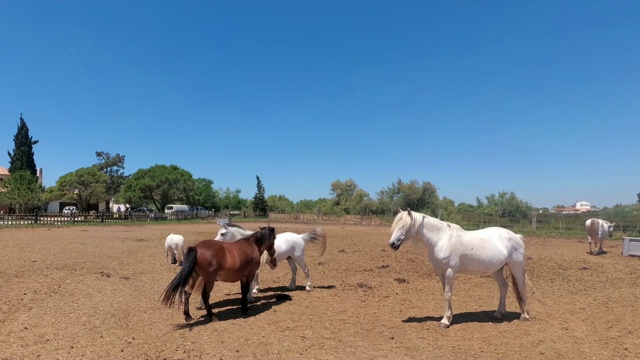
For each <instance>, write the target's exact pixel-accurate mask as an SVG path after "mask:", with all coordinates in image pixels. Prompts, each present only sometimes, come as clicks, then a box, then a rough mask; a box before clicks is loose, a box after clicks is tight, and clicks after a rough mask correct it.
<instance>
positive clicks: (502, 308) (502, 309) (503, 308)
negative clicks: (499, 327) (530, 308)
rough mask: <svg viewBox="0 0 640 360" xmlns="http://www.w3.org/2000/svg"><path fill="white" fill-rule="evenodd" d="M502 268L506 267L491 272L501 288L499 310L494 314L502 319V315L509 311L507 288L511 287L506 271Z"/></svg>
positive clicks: (499, 288)
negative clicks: (505, 275) (505, 274)
mask: <svg viewBox="0 0 640 360" xmlns="http://www.w3.org/2000/svg"><path fill="white" fill-rule="evenodd" d="M502 269H504V266H503V267H501V268H500V270H498V271H496V272H494V273H493V274H491V276H492V277H493V279H494V280H495V281H496V283H498V290H500V301H499V302H498V311H496V312H495V314H493V316H494V317H495V318H498V319H502V316H503V315H505V314H506V313H507V289H508V288H509V283H507V280H506V279H505V278H504V272H503V271H502Z"/></svg>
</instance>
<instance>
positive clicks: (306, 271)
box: [294, 255, 313, 291]
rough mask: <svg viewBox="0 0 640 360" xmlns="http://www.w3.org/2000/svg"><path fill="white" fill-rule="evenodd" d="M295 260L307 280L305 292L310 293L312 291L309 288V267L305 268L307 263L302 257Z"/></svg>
mask: <svg viewBox="0 0 640 360" xmlns="http://www.w3.org/2000/svg"><path fill="white" fill-rule="evenodd" d="M295 260H296V263H297V264H298V266H300V268H301V269H302V271H303V272H304V276H305V277H306V278H307V286H306V288H305V290H307V291H311V290H312V289H313V288H312V287H311V275H310V274H309V267H308V266H307V263H306V262H305V261H304V255H302V256H299V257H297V258H296V259H295ZM294 287H295V284H294Z"/></svg>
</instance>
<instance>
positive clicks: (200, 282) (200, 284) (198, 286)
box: [194, 278, 206, 310]
mask: <svg viewBox="0 0 640 360" xmlns="http://www.w3.org/2000/svg"><path fill="white" fill-rule="evenodd" d="M203 286H204V280H203V279H202V278H200V279H198V281H197V282H196V284H195V286H194V289H195V290H198V289H201V288H202V287H203ZM196 309H197V310H204V309H206V308H205V306H204V300H202V297H200V304H198V305H197V306H196Z"/></svg>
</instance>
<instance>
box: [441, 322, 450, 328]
mask: <svg viewBox="0 0 640 360" xmlns="http://www.w3.org/2000/svg"><path fill="white" fill-rule="evenodd" d="M449 326H451V325H449V324H445V323H440V325H438V327H440V329H448V328H449Z"/></svg>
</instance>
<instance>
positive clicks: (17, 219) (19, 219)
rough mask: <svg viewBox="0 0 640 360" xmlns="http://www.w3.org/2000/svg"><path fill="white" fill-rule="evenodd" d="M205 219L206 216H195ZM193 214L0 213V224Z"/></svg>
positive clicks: (118, 220)
mask: <svg viewBox="0 0 640 360" xmlns="http://www.w3.org/2000/svg"><path fill="white" fill-rule="evenodd" d="M197 218H198V219H206V218H208V217H202V216H200V217H197ZM193 219H196V216H194V215H193V214H184V213H177V214H160V215H159V216H153V217H151V216H149V215H147V214H136V213H130V214H126V213H122V214H117V213H104V212H103V213H95V212H91V213H74V214H72V215H65V214H62V213H32V214H2V215H0V226H3V225H32V224H33V225H70V224H100V223H134V222H138V223H144V222H151V221H166V220H173V221H183V220H193Z"/></svg>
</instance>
